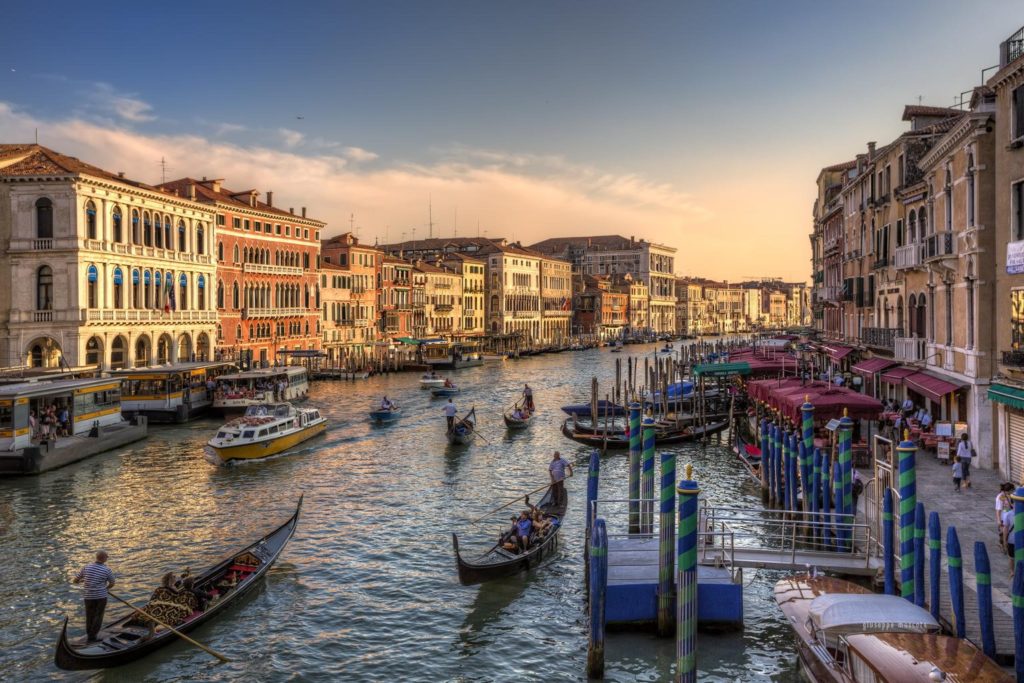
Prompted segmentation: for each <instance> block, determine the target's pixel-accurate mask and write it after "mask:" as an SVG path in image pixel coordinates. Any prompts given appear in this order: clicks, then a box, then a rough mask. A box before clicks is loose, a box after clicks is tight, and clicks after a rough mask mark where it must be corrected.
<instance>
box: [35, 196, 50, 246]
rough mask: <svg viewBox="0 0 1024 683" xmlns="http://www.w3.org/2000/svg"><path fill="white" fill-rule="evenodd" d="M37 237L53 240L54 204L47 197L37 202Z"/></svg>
mask: <svg viewBox="0 0 1024 683" xmlns="http://www.w3.org/2000/svg"><path fill="white" fill-rule="evenodd" d="M36 237H38V238H39V239H41V240H50V239H53V202H51V201H50V200H49V199H47V198H46V197H42V198H41V199H37V200H36Z"/></svg>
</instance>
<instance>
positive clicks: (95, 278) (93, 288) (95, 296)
mask: <svg viewBox="0 0 1024 683" xmlns="http://www.w3.org/2000/svg"><path fill="white" fill-rule="evenodd" d="M85 279H86V282H87V284H86V290H87V293H88V299H89V301H88V302H87V306H88V308H99V292H98V291H97V288H98V287H99V285H98V284H97V283H98V282H99V279H100V273H99V271H98V270H97V269H96V266H93V265H90V266H89V268H88V269H87V270H86V271H85Z"/></svg>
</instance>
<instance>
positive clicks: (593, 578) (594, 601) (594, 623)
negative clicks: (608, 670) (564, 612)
mask: <svg viewBox="0 0 1024 683" xmlns="http://www.w3.org/2000/svg"><path fill="white" fill-rule="evenodd" d="M607 592H608V532H607V529H606V528H605V522H604V519H602V518H601V517H598V518H597V519H595V520H594V524H593V528H592V529H591V533H590V638H589V641H588V643H587V675H588V676H590V677H591V678H601V677H603V676H604V626H605V598H606V595H607Z"/></svg>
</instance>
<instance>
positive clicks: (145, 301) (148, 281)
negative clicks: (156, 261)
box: [142, 270, 153, 308]
mask: <svg viewBox="0 0 1024 683" xmlns="http://www.w3.org/2000/svg"><path fill="white" fill-rule="evenodd" d="M152 286H153V275H152V273H150V272H149V271H148V270H146V271H143V273H142V307H143V308H153V290H152Z"/></svg>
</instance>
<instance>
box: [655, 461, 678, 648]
mask: <svg viewBox="0 0 1024 683" xmlns="http://www.w3.org/2000/svg"><path fill="white" fill-rule="evenodd" d="M660 513H661V518H660V520H659V522H658V527H659V528H658V635H661V636H667V635H669V634H670V633H671V632H672V625H673V618H674V616H675V615H674V614H673V613H672V600H673V597H674V595H673V593H674V592H675V586H674V585H673V584H674V582H673V578H674V573H675V572H674V570H675V545H674V541H675V537H676V456H675V455H674V454H672V453H670V452H667V451H662V453H661V507H660Z"/></svg>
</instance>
